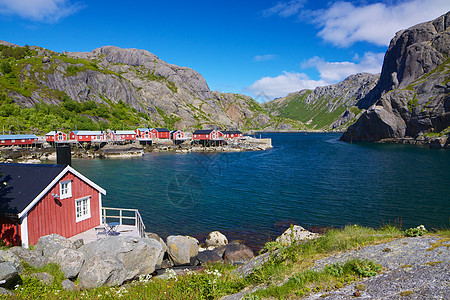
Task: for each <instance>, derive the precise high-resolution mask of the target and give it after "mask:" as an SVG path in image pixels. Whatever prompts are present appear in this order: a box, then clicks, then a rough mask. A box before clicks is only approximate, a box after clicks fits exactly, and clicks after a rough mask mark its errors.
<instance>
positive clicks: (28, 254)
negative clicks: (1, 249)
mask: <svg viewBox="0 0 450 300" xmlns="http://www.w3.org/2000/svg"><path fill="white" fill-rule="evenodd" d="M7 252H11V253H13V254H15V255H17V256H18V257H19V258H20V259H21V260H23V261H24V262H26V263H27V264H29V265H30V266H32V267H33V268H42V267H43V266H45V265H46V264H47V263H48V259H47V258H46V257H44V256H42V251H36V250H28V249H25V248H22V247H18V246H15V247H12V248H11V249H8V250H7Z"/></svg>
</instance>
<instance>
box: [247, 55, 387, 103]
mask: <svg viewBox="0 0 450 300" xmlns="http://www.w3.org/2000/svg"><path fill="white" fill-rule="evenodd" d="M383 57H384V53H373V52H366V53H364V55H363V56H362V57H360V56H359V55H358V54H355V55H354V57H353V58H354V60H355V61H342V62H327V61H325V60H324V59H323V58H320V57H317V56H315V57H313V58H310V59H308V60H307V61H305V62H304V63H303V64H302V68H315V69H317V71H318V72H319V74H320V79H319V80H313V79H311V78H309V77H308V75H306V74H305V73H297V72H286V71H283V74H281V75H279V76H276V77H269V76H267V77H263V78H261V79H259V80H257V81H255V82H254V83H253V84H252V85H251V86H249V87H247V88H245V92H249V93H251V94H253V96H254V97H255V98H256V100H258V101H260V100H261V99H262V101H268V100H272V99H274V98H278V97H284V96H286V95H287V94H289V93H292V92H297V91H300V90H303V89H315V88H316V87H318V86H324V85H330V84H333V83H336V82H339V81H342V80H344V79H345V78H347V77H348V76H350V75H352V74H356V73H363V72H367V73H373V74H377V73H380V71H381V66H382V64H383Z"/></svg>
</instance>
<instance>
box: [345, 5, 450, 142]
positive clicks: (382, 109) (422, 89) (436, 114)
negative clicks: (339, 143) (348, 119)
mask: <svg viewBox="0 0 450 300" xmlns="http://www.w3.org/2000/svg"><path fill="white" fill-rule="evenodd" d="M449 23H450V12H448V13H447V14H445V15H443V16H441V17H439V18H437V19H436V20H434V21H431V22H426V23H422V24H419V25H416V26H413V27H411V28H409V29H406V30H402V31H400V32H398V33H397V34H396V36H395V37H394V38H393V39H392V41H391V43H390V46H389V49H388V51H387V52H386V55H385V58H384V63H383V68H382V72H381V75H380V80H379V82H378V84H377V85H376V87H375V88H374V89H373V90H372V91H371V92H370V93H369V94H368V95H367V96H366V97H364V98H363V99H361V100H360V101H359V102H358V104H357V105H358V106H359V107H360V108H368V110H367V111H366V112H365V113H363V114H362V116H361V117H360V118H359V119H358V121H357V122H356V123H355V124H353V125H352V126H350V127H349V128H348V130H347V131H346V132H345V133H344V135H343V136H342V137H341V139H342V140H344V141H378V140H381V139H389V138H394V139H395V138H405V137H411V138H417V137H419V136H421V135H423V134H428V133H442V134H446V133H447V131H448V130H447V129H448V127H449V126H450V82H449V78H450V76H449V71H450V59H449V58H448V56H449V54H450V32H449Z"/></svg>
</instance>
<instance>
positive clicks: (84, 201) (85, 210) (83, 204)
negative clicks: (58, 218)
mask: <svg viewBox="0 0 450 300" xmlns="http://www.w3.org/2000/svg"><path fill="white" fill-rule="evenodd" d="M90 217H91V196H87V197H83V198H80V199H76V200H75V222H77V223H78V222H81V221H84V220H87V219H89V218H90Z"/></svg>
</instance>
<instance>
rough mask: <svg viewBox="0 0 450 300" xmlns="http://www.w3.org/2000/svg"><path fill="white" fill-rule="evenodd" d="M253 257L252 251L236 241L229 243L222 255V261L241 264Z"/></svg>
mask: <svg viewBox="0 0 450 300" xmlns="http://www.w3.org/2000/svg"><path fill="white" fill-rule="evenodd" d="M253 257H255V255H254V254H253V251H252V249H250V248H249V247H247V246H245V245H243V244H241V243H239V242H236V241H234V242H231V243H229V244H228V245H227V247H226V249H225V252H224V253H223V259H224V260H225V261H226V262H229V263H232V264H243V263H245V262H247V261H249V260H251V259H252V258H253Z"/></svg>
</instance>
